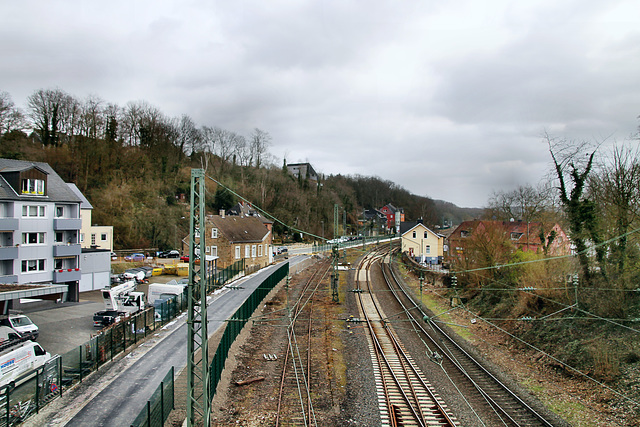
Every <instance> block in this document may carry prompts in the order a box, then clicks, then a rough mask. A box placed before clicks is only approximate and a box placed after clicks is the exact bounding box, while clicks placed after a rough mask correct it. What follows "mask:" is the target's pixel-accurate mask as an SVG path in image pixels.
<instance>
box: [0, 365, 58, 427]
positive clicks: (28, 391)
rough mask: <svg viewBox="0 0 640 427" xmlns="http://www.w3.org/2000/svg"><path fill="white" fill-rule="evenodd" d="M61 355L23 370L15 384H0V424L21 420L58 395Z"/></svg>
mask: <svg viewBox="0 0 640 427" xmlns="http://www.w3.org/2000/svg"><path fill="white" fill-rule="evenodd" d="M61 361H62V359H61V358H60V357H59V356H55V357H53V358H51V359H50V360H49V361H48V362H47V363H46V364H45V365H44V366H41V367H39V368H38V369H36V370H34V371H31V372H29V373H27V374H25V375H24V376H23V377H22V378H20V379H18V381H17V384H19V385H18V386H16V385H15V383H11V384H8V385H5V386H3V387H0V426H3V427H4V426H14V425H19V424H21V423H23V422H24V421H25V420H26V419H27V418H29V417H30V416H31V415H32V414H34V413H37V412H39V411H40V409H41V408H42V407H44V406H45V405H46V404H47V403H49V402H50V401H51V400H53V399H54V398H55V397H57V396H59V393H60V391H61V390H62V387H60V379H61V371H62V364H61Z"/></svg>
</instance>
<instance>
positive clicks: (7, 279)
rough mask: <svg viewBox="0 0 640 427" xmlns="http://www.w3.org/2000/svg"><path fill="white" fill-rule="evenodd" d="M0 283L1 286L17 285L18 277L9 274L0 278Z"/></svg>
mask: <svg viewBox="0 0 640 427" xmlns="http://www.w3.org/2000/svg"><path fill="white" fill-rule="evenodd" d="M0 283H1V284H3V285H10V284H14V283H18V276H17V275H14V274H9V275H7V276H0Z"/></svg>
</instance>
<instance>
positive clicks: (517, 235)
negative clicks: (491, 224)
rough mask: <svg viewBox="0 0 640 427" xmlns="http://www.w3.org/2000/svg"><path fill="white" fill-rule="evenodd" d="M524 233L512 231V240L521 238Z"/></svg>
mask: <svg viewBox="0 0 640 427" xmlns="http://www.w3.org/2000/svg"><path fill="white" fill-rule="evenodd" d="M522 234H523V233H517V232H512V233H511V240H518V239H520V237H522Z"/></svg>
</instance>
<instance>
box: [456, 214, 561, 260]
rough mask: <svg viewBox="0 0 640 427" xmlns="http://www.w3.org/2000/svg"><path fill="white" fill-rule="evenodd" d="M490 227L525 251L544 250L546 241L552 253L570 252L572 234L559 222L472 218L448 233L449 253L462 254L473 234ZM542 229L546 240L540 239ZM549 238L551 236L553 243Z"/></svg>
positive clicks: (482, 231) (514, 248)
mask: <svg viewBox="0 0 640 427" xmlns="http://www.w3.org/2000/svg"><path fill="white" fill-rule="evenodd" d="M490 229H492V230H498V231H499V235H500V236H501V238H502V239H505V240H508V241H509V242H510V244H511V245H512V246H513V250H514V251H516V250H518V249H520V250H522V251H524V252H535V253H542V252H544V250H545V248H544V246H545V245H547V253H548V254H549V255H567V254H569V253H571V243H570V241H569V238H568V237H567V234H566V233H565V232H564V230H562V228H561V227H560V226H559V225H558V224H554V225H553V226H551V227H548V226H547V227H545V226H544V225H543V224H542V223H541V222H529V223H527V222H524V221H485V220H473V221H464V222H462V223H461V224H460V225H459V226H458V227H457V228H456V229H455V230H454V231H453V233H452V234H451V235H450V236H449V255H450V256H452V257H460V256H462V255H463V254H464V252H465V246H466V244H467V242H469V240H470V239H471V238H472V236H474V235H478V234H479V233H487V232H488V231H489V230H490ZM541 231H542V232H543V235H544V240H545V241H544V242H542V240H541V239H540V234H541V233H540V232H541ZM494 235H496V234H495V233H494ZM551 237H553V238H552V239H551ZM549 240H551V243H550V244H549ZM543 243H544V244H543Z"/></svg>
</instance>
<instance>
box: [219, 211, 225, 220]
mask: <svg viewBox="0 0 640 427" xmlns="http://www.w3.org/2000/svg"><path fill="white" fill-rule="evenodd" d="M220 218H222V219H224V209H220Z"/></svg>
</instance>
